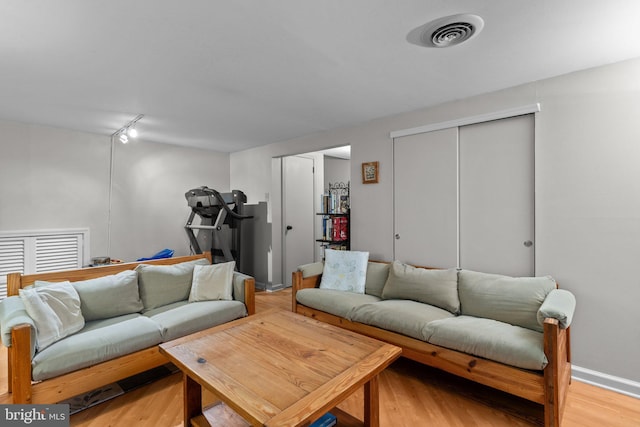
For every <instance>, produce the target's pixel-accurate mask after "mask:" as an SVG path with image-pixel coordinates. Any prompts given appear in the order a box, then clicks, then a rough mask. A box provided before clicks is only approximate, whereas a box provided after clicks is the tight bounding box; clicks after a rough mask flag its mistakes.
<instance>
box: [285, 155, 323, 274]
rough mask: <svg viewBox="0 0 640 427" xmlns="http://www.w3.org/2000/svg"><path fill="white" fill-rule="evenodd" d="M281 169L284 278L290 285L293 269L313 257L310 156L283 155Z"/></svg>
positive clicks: (311, 162) (312, 259)
mask: <svg viewBox="0 0 640 427" xmlns="http://www.w3.org/2000/svg"><path fill="white" fill-rule="evenodd" d="M282 172H283V177H282V186H283V191H282V194H283V201H282V203H283V212H282V220H283V224H282V230H283V232H284V237H283V239H282V241H283V257H282V259H283V260H284V267H283V268H284V271H283V281H284V283H285V284H286V285H288V286H291V274H292V273H293V271H295V269H296V268H297V267H298V266H299V265H302V264H308V263H311V262H313V261H314V247H315V239H314V233H313V222H314V218H315V212H314V203H313V201H314V194H313V159H311V158H308V157H301V156H291V157H285V158H283V159H282Z"/></svg>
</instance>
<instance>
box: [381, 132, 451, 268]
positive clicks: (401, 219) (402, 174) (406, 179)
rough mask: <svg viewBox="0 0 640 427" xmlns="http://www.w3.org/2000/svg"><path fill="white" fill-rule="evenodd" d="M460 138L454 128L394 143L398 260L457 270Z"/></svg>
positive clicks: (403, 138) (407, 137)
mask: <svg viewBox="0 0 640 427" xmlns="http://www.w3.org/2000/svg"><path fill="white" fill-rule="evenodd" d="M457 138H458V131H457V129H455V128H453V129H445V130H440V131H435V132H429V133H422V134H417V135H411V136H405V137H402V138H396V139H394V144H393V150H394V221H395V225H394V227H395V228H394V230H395V240H394V242H395V245H394V254H395V259H397V260H400V261H403V262H407V263H411V264H416V265H423V266H432V267H444V268H447V267H455V266H456V264H457V252H458V248H457V221H458V218H457V186H458V183H457ZM380 203H385V201H384V200H381V201H380Z"/></svg>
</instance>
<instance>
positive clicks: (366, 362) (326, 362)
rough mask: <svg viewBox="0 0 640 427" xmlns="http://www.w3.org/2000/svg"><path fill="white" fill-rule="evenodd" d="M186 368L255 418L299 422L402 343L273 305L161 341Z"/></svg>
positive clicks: (353, 386) (326, 406)
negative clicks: (254, 312) (189, 333)
mask: <svg viewBox="0 0 640 427" xmlns="http://www.w3.org/2000/svg"><path fill="white" fill-rule="evenodd" d="M160 351H161V352H162V353H163V354H165V355H166V356H167V357H168V358H169V359H170V360H171V361H172V362H173V363H174V364H176V365H177V366H178V367H179V368H180V369H181V370H182V371H183V372H184V373H185V374H187V375H188V376H189V377H190V378H192V379H193V380H195V381H196V382H198V383H199V384H200V385H201V386H202V387H205V388H207V389H209V390H210V391H212V392H213V393H215V394H216V395H217V396H218V397H219V398H220V399H221V400H222V401H223V402H225V403H226V404H227V405H228V406H229V407H231V408H232V409H233V410H234V411H235V412H237V413H238V414H240V415H241V416H242V417H243V418H244V419H246V420H247V421H248V422H249V423H251V424H253V425H272V426H276V425H277V426H282V425H297V424H301V423H304V422H307V421H313V420H314V419H316V418H318V417H320V416H321V415H322V414H324V413H325V412H327V411H328V410H330V409H332V408H333V407H335V406H336V405H337V404H338V403H340V402H341V401H342V400H344V399H345V398H346V397H347V396H349V395H350V394H351V393H353V392H354V391H355V390H357V389H358V388H359V387H361V386H362V385H364V384H365V383H367V382H368V381H369V380H370V379H371V378H373V377H375V376H376V375H377V374H378V373H380V372H381V371H382V370H384V369H385V368H386V367H387V366H388V365H389V364H390V363H391V362H393V361H394V360H395V359H397V358H398V357H399V356H400V354H401V352H402V350H401V349H400V348H399V347H396V346H394V345H391V344H387V343H384V342H382V341H378V340H375V339H373V338H369V337H366V336H363V335H359V334H356V333H354V332H350V331H347V330H344V329H341V328H338V327H335V326H332V325H328V324H325V323H322V322H319V321H317V320H314V319H311V318H308V317H305V316H302V315H299V314H295V313H292V312H288V311H282V310H269V311H265V312H262V313H259V314H255V315H252V316H249V317H245V318H243V319H240V320H236V321H233V322H229V323H225V324H223V325H220V326H217V327H214V328H211V329H208V330H205V331H201V332H198V333H195V334H193V335H189V336H186V337H183V338H179V339H177V340H174V341H171V342H167V343H164V344H161V345H160Z"/></svg>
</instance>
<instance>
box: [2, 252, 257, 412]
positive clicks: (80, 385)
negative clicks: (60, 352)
mask: <svg viewBox="0 0 640 427" xmlns="http://www.w3.org/2000/svg"><path fill="white" fill-rule="evenodd" d="M201 258H206V259H208V260H209V262H211V259H212V258H211V254H210V253H206V254H201V255H189V256H182V257H175V258H165V259H158V260H149V261H143V262H130V263H121V264H111V265H105V266H100V267H89V268H81V269H77V270H66V271H59V272H52V273H38V274H29V275H23V274H21V273H10V274H9V275H8V276H7V295H8V296H12V295H18V291H19V289H21V288H24V287H26V286H29V285H31V284H33V283H34V282H35V281H36V280H45V281H51V282H57V281H64V280H69V281H71V282H76V281H80V280H88V279H95V278H97V277H102V276H107V275H111V274H116V273H119V272H121V271H125V270H133V269H134V268H135V267H136V266H137V265H138V264H154V265H169V264H177V263H180V262H185V261H192V260H196V259H201ZM244 295H245V305H246V307H247V312H248V314H249V315H252V314H255V279H253V278H249V279H246V280H245V281H244ZM7 350H8V351H7V355H8V363H7V367H8V375H7V379H8V385H9V390H8V391H9V393H11V394H12V402H13V403H33V404H35V403H56V402H60V401H63V400H65V399H69V398H71V397H74V396H77V395H79V394H81V393H85V392H88V391H91V390H94V389H96V388H98V387H101V386H104V385H107V384H110V383H112V382H115V381H119V380H121V379H124V378H127V377H130V376H132V375H135V374H138V373H141V372H144V371H147V370H149V369H152V368H155V367H158V366H161V365H164V364H166V363H168V360H167V358H166V357H165V356H163V355H162V354H161V353H160V351H159V349H158V346H157V345H154V346H152V347H149V348H146V349H143V350H140V351H137V352H134V353H130V354H127V355H124V356H121V357H118V358H115V359H111V360H107V361H105V362H101V363H99V364H97V365H94V366H90V367H87V368H83V369H79V370H77V371H73V372H70V373H67V374H63V375H60V376H57V377H54V378H50V379H47V380H44V381H38V382H34V381H32V377H31V326H30V325H28V324H23V325H18V326H17V327H16V328H14V329H13V330H12V332H11V347H9V348H8V349H7Z"/></svg>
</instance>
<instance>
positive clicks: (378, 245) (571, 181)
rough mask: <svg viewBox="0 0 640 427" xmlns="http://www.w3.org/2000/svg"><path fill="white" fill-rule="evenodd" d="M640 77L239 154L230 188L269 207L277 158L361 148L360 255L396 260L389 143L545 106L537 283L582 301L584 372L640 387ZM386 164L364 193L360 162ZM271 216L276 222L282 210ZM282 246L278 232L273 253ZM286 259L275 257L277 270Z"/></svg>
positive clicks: (624, 70)
mask: <svg viewBox="0 0 640 427" xmlns="http://www.w3.org/2000/svg"><path fill="white" fill-rule="evenodd" d="M638 76H640V59H637V60H632V61H626V62H623V63H619V64H613V65H610V66H605V67H600V68H597V69H593V70H586V71H581V72H577V73H573V74H569V75H566V76H561V77H557V78H552V79H548V80H544V81H540V82H535V83H530V84H527V85H522V86H518V87H515V88H510V89H507V90H503V91H499V92H494V93H490V94H485V95H481V96H477V97H473V98H468V99H464V100H460V101H456V102H451V103H448V104H444V105H441V106H438V107H435V108H430V109H426V110H422V111H416V112H412V113H408V114H403V115H399V116H396V117H388V118H384V119H380V120H375V121H372V122H369V123H366V124H363V125H361V126H356V127H352V128H346V129H338V130H333V131H328V132H323V133H318V134H315V135H310V136H307V137H304V138H298V139H294V140H290V141H285V142H281V143H277V144H272V145H269V146H265V147H260V148H257V149H252V150H246V151H243V152H238V153H233V154H232V155H231V182H232V184H233V186H234V187H237V188H242V189H243V191H245V192H246V193H247V194H248V196H249V198H253V199H255V200H265V199H264V198H263V197H264V194H265V193H272V192H274V191H277V188H270V185H269V183H270V182H271V176H272V175H271V174H272V171H271V161H270V158H271V157H276V156H283V155H289V154H296V153H301V152H309V151H315V150H321V149H324V148H329V147H333V146H338V145H345V144H350V145H351V208H352V213H351V219H352V229H351V233H352V234H351V236H352V248H353V249H354V250H367V251H369V252H370V257H371V258H374V259H383V260H392V259H393V206H392V189H393V186H392V176H393V171H392V170H391V168H392V142H391V140H390V138H389V132H392V131H396V130H401V129H406V128H412V127H417V126H421V125H426V124H430V123H438V122H443V121H447V120H453V119H458V118H462V117H467V116H474V115H478V114H484V113H490V112H494V111H499V110H504V109H508V108H513V107H519V106H523V105H529V104H532V103H535V102H540V103H541V106H542V111H541V112H540V113H538V114H537V116H536V263H537V265H536V274H538V275H546V274H551V275H553V276H554V277H555V278H556V279H557V280H558V281H559V283H560V285H561V286H562V287H563V288H566V289H569V290H570V291H572V292H574V293H575V295H576V297H577V299H578V308H577V312H576V316H575V320H574V323H573V328H572V356H573V362H574V364H575V365H577V366H580V367H583V368H587V369H591V370H594V371H597V372H600V373H605V374H609V375H613V376H618V377H622V378H626V379H628V380H631V381H635V382H640V310H638V309H637V304H638V301H640V283H639V282H640V280H639V279H638V275H637V274H635V270H636V266H637V265H638V261H639V260H640V245H638V243H637V242H639V241H640V188H639V187H640V130H639V128H638V126H637V125H636V123H635V120H637V118H638V117H640V103H638V102H637V100H638V99H640V79H639V78H638ZM376 160H377V161H379V162H380V177H379V179H380V182H379V184H375V185H363V184H361V178H360V165H361V163H363V162H368V161H376ZM271 208H272V211H273V217H274V221H275V218H276V217H277V216H278V211H279V209H280V207H279V206H276V205H275V204H274V205H272V206H271ZM274 229H275V224H274ZM279 240H280V234H279V233H278V232H275V231H274V234H273V247H274V248H275V247H276V246H278V247H279V245H280V242H279ZM278 256H279V255H278V253H276V252H275V251H274V254H273V259H274V266H275V265H276V262H278V261H277V259H276V258H277V257H278ZM425 263H427V264H428V260H425ZM274 274H275V270H274ZM284 274H291V272H284ZM275 280H276V277H274V281H275Z"/></svg>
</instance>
